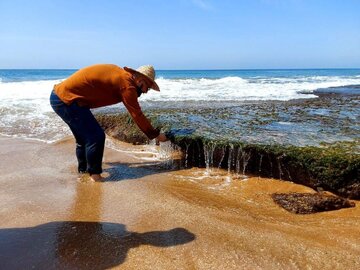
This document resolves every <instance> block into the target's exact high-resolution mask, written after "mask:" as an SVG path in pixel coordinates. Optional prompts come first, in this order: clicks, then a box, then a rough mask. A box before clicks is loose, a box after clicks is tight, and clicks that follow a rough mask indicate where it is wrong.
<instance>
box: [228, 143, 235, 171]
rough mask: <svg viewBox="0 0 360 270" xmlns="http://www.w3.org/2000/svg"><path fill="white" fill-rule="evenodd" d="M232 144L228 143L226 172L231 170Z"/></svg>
mask: <svg viewBox="0 0 360 270" xmlns="http://www.w3.org/2000/svg"><path fill="white" fill-rule="evenodd" d="M233 152H234V145H233V144H229V156H228V174H229V175H230V172H231V164H232V160H233Z"/></svg>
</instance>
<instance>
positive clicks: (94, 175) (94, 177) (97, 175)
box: [90, 174, 104, 182]
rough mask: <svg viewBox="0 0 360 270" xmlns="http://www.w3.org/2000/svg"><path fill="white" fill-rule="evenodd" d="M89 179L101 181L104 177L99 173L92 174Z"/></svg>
mask: <svg viewBox="0 0 360 270" xmlns="http://www.w3.org/2000/svg"><path fill="white" fill-rule="evenodd" d="M90 179H91V180H92V181H94V182H102V181H103V179H104V178H103V177H102V176H101V175H100V174H92V175H90Z"/></svg>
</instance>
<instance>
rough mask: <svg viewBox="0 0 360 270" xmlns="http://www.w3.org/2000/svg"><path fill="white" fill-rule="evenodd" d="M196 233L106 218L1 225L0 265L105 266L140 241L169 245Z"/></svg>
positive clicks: (186, 240) (119, 260)
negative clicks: (147, 228)
mask: <svg viewBox="0 0 360 270" xmlns="http://www.w3.org/2000/svg"><path fill="white" fill-rule="evenodd" d="M194 239H195V235H194V234H192V233H191V232H189V231H188V230H186V229H184V228H174V229H171V230H169V231H152V232H145V233H137V232H129V231H127V230H126V226H125V225H123V224H117V223H108V222H76V221H64V222H50V223H46V224H42V225H39V226H35V227H28V228H9V229H0V265H1V269H107V268H110V267H114V266H118V265H120V264H122V263H123V262H124V261H125V260H126V256H127V252H128V251H129V250H130V249H131V248H136V247H139V246H141V245H151V246H156V247H163V248H165V247H171V246H177V245H182V244H186V243H189V242H191V241H193V240H194Z"/></svg>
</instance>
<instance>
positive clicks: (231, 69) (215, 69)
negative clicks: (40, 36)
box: [0, 66, 360, 71]
mask: <svg viewBox="0 0 360 270" xmlns="http://www.w3.org/2000/svg"><path fill="white" fill-rule="evenodd" d="M84 67H86V66H84ZM78 69H81V68H0V70H78ZM335 69H360V67H331V68H322V67H316V68H214V69H200V68H199V69H198V68H196V69H155V70H156V71H235V70H244V71H245V70H335Z"/></svg>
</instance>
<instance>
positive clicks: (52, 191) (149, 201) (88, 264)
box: [0, 138, 360, 269]
mask: <svg viewBox="0 0 360 270" xmlns="http://www.w3.org/2000/svg"><path fill="white" fill-rule="evenodd" d="M129 147H130V148H131V146H129ZM0 160H1V162H0V171H1V178H0V264H1V265H0V268H1V269H31V268H34V269H108V268H120V269H359V267H360V226H359V225H360V207H359V202H356V203H357V206H356V207H355V208H348V209H341V210H338V211H332V212H324V213H318V214H311V215H295V214H292V213H289V212H287V211H286V210H284V209H282V208H280V207H279V206H277V205H276V204H275V203H274V202H273V201H272V199H271V197H270V195H271V194H272V193H274V192H291V191H298V192H306V191H308V192H313V191H312V190H311V189H309V188H306V187H303V186H300V185H295V184H292V183H289V182H284V181H277V180H271V179H264V178H257V177H254V178H248V179H245V180H244V179H242V178H241V177H240V178H239V177H235V176H232V178H229V176H228V175H227V174H226V172H224V171H218V172H217V171H214V172H213V173H210V174H208V175H207V174H206V172H205V171H204V170H203V169H187V170H166V169H163V168H161V167H159V166H158V165H157V164H156V163H155V162H151V161H144V160H142V159H139V158H136V155H135V156H134V155H130V154H128V153H125V152H117V151H114V150H111V149H109V148H107V149H106V152H105V157H104V163H105V166H104V169H105V173H104V175H105V176H107V178H106V179H105V182H103V183H91V182H86V181H84V182H82V181H79V180H77V174H76V162H75V155H74V145H73V141H72V140H66V141H62V142H60V143H56V144H45V143H42V142H36V141H27V140H22V139H13V138H0Z"/></svg>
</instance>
